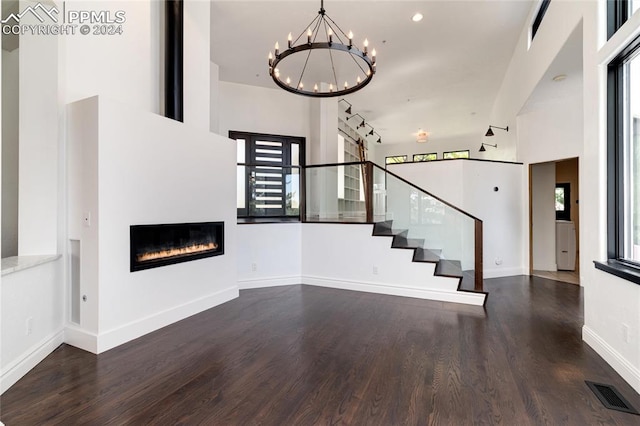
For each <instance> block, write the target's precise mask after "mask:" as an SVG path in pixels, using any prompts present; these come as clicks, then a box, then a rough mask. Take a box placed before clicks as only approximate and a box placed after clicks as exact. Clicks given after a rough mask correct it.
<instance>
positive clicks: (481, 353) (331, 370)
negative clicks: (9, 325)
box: [0, 277, 640, 426]
mask: <svg viewBox="0 0 640 426" xmlns="http://www.w3.org/2000/svg"><path fill="white" fill-rule="evenodd" d="M485 289H486V290H487V291H489V293H490V296H489V299H488V302H487V305H486V310H485V309H483V308H481V307H470V306H464V305H457V304H447V303H440V302H431V301H423V300H417V299H409V298H401V297H392V296H381V295H375V294H367V293H358V292H350V291H341V290H333V289H328V288H320V287H310V286H288V287H279V288H269V289H257V290H245V291H241V292H240V297H239V298H238V299H236V300H234V301H231V302H229V303H226V304H225V305H222V306H219V307H217V308H214V309H211V310H209V311H207V312H204V313H201V314H199V315H196V316H193V317H191V318H188V319H186V320H184V321H181V322H179V323H176V324H173V325H171V326H169V327H166V328H164V329H162V330H159V331H157V332H155V333H152V334H149V335H147V336H144V337H142V338H140V339H137V340H135V341H133V342H130V343H128V344H126V345H122V346H120V347H118V348H115V349H112V350H110V351H108V352H106V353H103V354H101V355H99V356H96V355H92V354H89V353H87V352H83V351H81V350H79V349H76V348H73V347H71V346H67V345H62V346H61V347H60V348H58V349H57V350H56V351H55V352H54V353H53V354H51V355H50V356H49V357H48V358H47V359H45V360H44V361H43V362H42V363H40V364H39V365H38V366H37V367H36V368H35V369H34V370H32V371H31V372H30V373H29V374H27V376H25V377H24V378H23V379H22V380H20V381H19V382H18V383H16V384H15V385H14V386H13V387H12V388H11V389H9V391H7V392H6V393H5V394H4V395H2V397H1V400H0V401H1V410H2V411H1V414H0V419H1V420H2V421H3V422H4V423H5V424H6V425H7V426H16V425H20V426H24V425H49V424H61V425H80V424H89V425H124V424H132V425H143V424H153V425H174V424H184V425H195V424H204V425H252V424H263V425H278V426H282V425H330V424H331V425H334V424H351V425H404V424H408V425H424V424H432V425H472V424H486V425H498V424H504V425H540V424H549V425H597V424H602V425H631V424H633V425H638V424H640V416H634V415H631V414H625V413H621V412H616V411H612V410H608V409H606V408H604V407H603V406H602V404H601V403H600V402H599V401H598V399H597V398H596V397H595V395H593V394H592V392H591V390H589V388H588V387H587V385H586V384H585V383H584V380H585V379H586V380H592V381H596V382H600V383H610V384H613V385H614V386H616V387H617V388H618V390H619V391H621V392H622V394H623V395H624V396H625V397H626V398H627V400H629V402H630V403H631V404H633V405H634V406H635V407H636V408H640V396H639V395H637V394H636V393H634V391H633V390H632V389H631V387H630V386H628V385H627V384H626V383H625V382H624V381H623V380H622V379H621V378H620V377H619V376H618V375H617V374H616V373H615V372H614V371H613V370H612V369H611V368H610V367H609V366H608V365H607V364H606V363H605V362H604V361H603V360H602V359H600V358H599V357H598V355H596V353H595V352H594V351H593V350H591V349H590V348H589V347H588V346H587V345H586V344H585V343H583V342H582V340H581V337H580V336H581V326H582V323H583V319H582V295H581V289H580V287H578V286H575V285H570V284H566V285H565V284H559V283H557V282H554V281H550V280H547V279H544V278H537V277H532V278H529V277H511V278H501V279H492V280H486V281H485Z"/></svg>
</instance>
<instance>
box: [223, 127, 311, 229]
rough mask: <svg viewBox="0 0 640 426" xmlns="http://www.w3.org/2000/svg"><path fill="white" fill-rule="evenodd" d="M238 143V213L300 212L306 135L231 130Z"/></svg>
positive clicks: (280, 215)
mask: <svg viewBox="0 0 640 426" xmlns="http://www.w3.org/2000/svg"><path fill="white" fill-rule="evenodd" d="M229 137H230V138H231V139H235V140H236V142H237V143H238V145H237V146H238V150H237V153H238V170H237V179H238V189H237V199H236V200H237V207H238V217H249V218H253V217H288V216H299V214H300V202H301V185H300V183H301V182H300V166H303V165H304V138H298V137H291V136H277V135H264V134H257V133H248V132H234V131H231V132H229Z"/></svg>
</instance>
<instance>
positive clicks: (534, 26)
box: [531, 0, 551, 41]
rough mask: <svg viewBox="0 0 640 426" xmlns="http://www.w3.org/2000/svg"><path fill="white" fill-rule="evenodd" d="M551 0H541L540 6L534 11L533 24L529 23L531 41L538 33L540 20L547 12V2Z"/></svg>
mask: <svg viewBox="0 0 640 426" xmlns="http://www.w3.org/2000/svg"><path fill="white" fill-rule="evenodd" d="M550 3H551V0H542V1H541V4H540V7H539V8H538V12H537V13H536V17H535V18H533V24H531V41H533V39H534V38H535V36H536V34H537V33H538V29H539V28H540V25H541V24H542V20H543V19H544V15H545V14H546V13H547V9H549V4H550Z"/></svg>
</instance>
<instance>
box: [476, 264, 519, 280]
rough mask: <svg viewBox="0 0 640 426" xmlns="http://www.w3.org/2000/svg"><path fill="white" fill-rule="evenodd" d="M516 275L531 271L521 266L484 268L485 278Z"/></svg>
mask: <svg viewBox="0 0 640 426" xmlns="http://www.w3.org/2000/svg"><path fill="white" fill-rule="evenodd" d="M515 275H529V271H528V270H525V269H524V268H521V267H519V266H514V267H512V268H491V269H489V268H487V269H485V270H484V275H483V278H484V279H489V278H502V277H513V276H515Z"/></svg>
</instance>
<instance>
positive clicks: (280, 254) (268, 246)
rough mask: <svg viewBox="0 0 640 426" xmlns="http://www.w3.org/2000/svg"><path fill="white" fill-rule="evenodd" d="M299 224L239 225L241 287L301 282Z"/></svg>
mask: <svg viewBox="0 0 640 426" xmlns="http://www.w3.org/2000/svg"><path fill="white" fill-rule="evenodd" d="M301 245H302V224H300V223H261V224H244V225H239V226H238V285H239V286H240V288H241V289H244V288H255V287H270V286H276V285H290V284H300V277H301V275H302V269H301V268H302V266H301V265H302V252H301V247H302V246H301Z"/></svg>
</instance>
